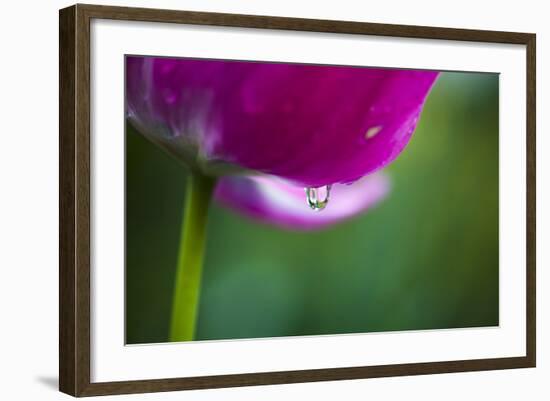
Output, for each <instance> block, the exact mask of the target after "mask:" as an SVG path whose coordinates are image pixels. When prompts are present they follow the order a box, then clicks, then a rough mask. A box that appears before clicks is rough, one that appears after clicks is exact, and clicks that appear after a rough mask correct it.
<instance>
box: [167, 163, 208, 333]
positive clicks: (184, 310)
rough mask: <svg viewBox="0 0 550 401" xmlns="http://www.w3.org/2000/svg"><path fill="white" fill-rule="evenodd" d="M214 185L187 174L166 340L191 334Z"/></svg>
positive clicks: (198, 293)
mask: <svg viewBox="0 0 550 401" xmlns="http://www.w3.org/2000/svg"><path fill="white" fill-rule="evenodd" d="M215 185H216V179H215V178H212V177H207V176H204V175H202V174H200V173H193V174H190V175H189V182H188V184H187V190H186V195H185V205H184V213H183V224H182V228H181V237H180V247H179V255H178V264H177V267H176V282H175V288H174V299H173V304H172V322H171V327H170V341H191V340H193V339H194V337H195V326H196V323H197V315H198V306H199V297H200V286H201V275H202V265H203V259H204V249H205V242H206V223H207V220H208V206H209V205H210V200H211V198H212V192H213V190H214V187H215Z"/></svg>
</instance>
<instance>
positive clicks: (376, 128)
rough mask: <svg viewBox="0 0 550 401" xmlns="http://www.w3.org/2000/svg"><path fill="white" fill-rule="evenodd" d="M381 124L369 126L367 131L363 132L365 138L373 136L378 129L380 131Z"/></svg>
mask: <svg viewBox="0 0 550 401" xmlns="http://www.w3.org/2000/svg"><path fill="white" fill-rule="evenodd" d="M382 128H383V127H382V126H381V125H376V126H374V127H370V128H369V129H368V130H367V132H365V139H371V138H374V137H375V136H376V135H377V134H378V133H379V132H380V131H382Z"/></svg>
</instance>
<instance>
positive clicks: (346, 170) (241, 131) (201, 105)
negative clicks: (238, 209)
mask: <svg viewBox="0 0 550 401" xmlns="http://www.w3.org/2000/svg"><path fill="white" fill-rule="evenodd" d="M126 66H127V71H126V74H127V110H128V116H129V119H130V120H131V121H132V122H133V123H134V124H135V125H136V126H137V128H138V129H139V130H140V132H141V133H142V134H144V135H146V136H147V137H149V138H150V139H152V140H153V141H154V142H157V143H158V144H159V145H161V146H162V147H164V148H165V149H166V150H168V151H169V152H170V153H172V154H173V155H175V156H176V157H178V158H180V159H181V160H183V161H184V162H186V163H188V164H191V167H193V168H195V169H197V170H203V172H205V173H206V174H213V173H211V172H210V171H209V170H208V167H210V166H212V165H214V166H218V165H220V164H221V165H230V166H234V167H237V170H238V169H244V170H256V171H260V172H262V173H265V174H269V175H276V176H279V177H281V178H284V179H287V180H291V181H294V182H297V183H300V184H303V185H307V186H314V187H319V186H322V185H327V184H334V183H348V182H353V181H355V180H357V179H359V178H361V177H362V176H364V175H367V174H370V173H372V172H374V171H376V170H378V169H381V168H382V167H384V166H386V165H387V164H388V163H390V162H391V161H392V160H393V159H395V157H397V156H398V155H399V153H400V152H401V151H402V150H403V149H404V147H405V146H406V144H407V143H408V141H409V139H410V137H411V135H412V133H413V131H414V129H415V127H416V123H417V120H418V118H419V116H420V112H421V110H422V106H423V104H424V100H425V98H426V96H427V95H428V92H429V91H430V88H431V87H432V85H433V83H434V81H435V79H436V78H437V75H438V73H437V72H435V71H416V70H397V69H383V68H362V67H349V66H321V65H306V64H285V63H267V62H245V61H224V60H199V59H174V58H156V57H128V58H127V64H126ZM224 174H225V173H224V172H223V171H222V172H221V173H220V172H218V171H216V173H215V175H224Z"/></svg>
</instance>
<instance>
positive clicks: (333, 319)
mask: <svg viewBox="0 0 550 401" xmlns="http://www.w3.org/2000/svg"><path fill="white" fill-rule="evenodd" d="M125 68H126V71H125V85H126V88H125V90H126V93H125V109H126V115H125V116H124V118H125V119H126V133H125V135H126V146H125V181H126V184H125V185H126V188H125V194H126V195H125V196H126V197H125V213H126V218H125V235H126V250H125V255H126V260H125V264H126V266H125V269H126V273H125V277H126V289H125V291H126V293H125V297H126V322H125V327H126V343H127V344H148V343H163V342H180V341H204V340H236V339H247V338H269V337H288V336H317V335H335V334H354V333H372V332H391V331H405V330H434V329H460V328H472V327H491V326H498V325H499V207H498V205H499V181H498V179H499V125H498V121H499V76H498V74H493V73H476V72H452V71H428V70H411V69H390V68H381V67H370V66H342V65H315V64H294V63H282V62H281V63H274V62H264V61H252V60H251V61H248V60H246V61H244V60H214V59H194V58H173V57H153V56H141V55H139V56H137V55H136V56H135V55H127V56H126V59H125ZM121 118H122V116H121Z"/></svg>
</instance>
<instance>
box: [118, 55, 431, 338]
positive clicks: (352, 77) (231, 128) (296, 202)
mask: <svg viewBox="0 0 550 401" xmlns="http://www.w3.org/2000/svg"><path fill="white" fill-rule="evenodd" d="M437 75H438V73H437V72H434V71H417V70H398V69H382V68H365V67H351V66H321V65H306V64H288V63H286V64H284V63H267V62H245V61H225V60H224V61H222V60H201V59H176V58H160V57H138V56H128V57H127V59H126V112H127V118H128V120H129V121H130V123H131V124H133V125H134V126H135V127H136V129H137V130H138V131H139V132H140V133H141V134H142V135H144V136H145V137H146V138H148V139H149V140H150V141H152V142H153V143H155V144H157V145H158V146H160V147H161V148H163V149H164V150H165V151H167V152H168V153H170V154H171V155H172V156H174V157H176V159H178V160H179V161H181V162H182V163H183V164H184V165H185V166H187V168H188V169H189V171H190V172H191V174H190V176H191V180H190V185H189V188H188V191H187V195H186V205H185V214H184V223H183V231H182V239H181V247H180V253H179V260H178V269H177V277H176V290H175V296H174V308H173V316H172V328H171V335H170V338H171V340H172V341H183V340H191V339H192V338H193V336H194V330H195V322H196V307H197V303H198V292H199V289H200V275H201V266H202V258H203V250H204V241H205V231H204V228H205V222H206V218H207V211H208V205H209V202H210V200H211V198H212V197H215V198H216V199H217V200H219V201H220V202H221V203H222V204H225V205H227V206H229V207H230V208H232V209H234V210H237V211H239V212H242V213H243V214H245V215H247V216H249V217H251V218H254V219H256V220H259V221H263V222H266V223H270V224H275V225H278V226H281V227H284V228H288V229H302V230H309V229H317V228H321V227H325V226H327V225H330V224H333V223H336V222H338V221H341V220H344V219H347V218H350V217H352V216H354V215H356V214H358V213H361V212H363V211H365V210H366V209H368V208H369V207H371V206H372V205H374V204H376V203H377V202H379V201H380V200H381V199H383V198H384V197H385V196H386V194H387V192H388V189H389V182H388V179H387V177H386V176H385V175H383V173H380V172H378V170H380V169H382V168H383V167H385V166H386V165H388V164H389V163H390V162H391V161H393V160H394V159H395V158H396V157H397V156H398V155H399V154H400V153H401V151H402V150H403V149H404V148H405V146H406V145H407V143H408V142H409V139H410V138H411V135H412V133H413V131H414V129H415V127H416V124H417V122H418V118H419V116H420V113H421V111H422V107H423V105H424V101H425V99H426V96H427V95H428V93H429V91H430V88H431V87H432V85H433V83H434V82H435V80H436V78H437ZM329 196H330V202H331V204H330V205H327V203H328V200H329ZM308 205H309V207H308ZM311 209H314V210H321V209H324V210H323V211H322V212H320V213H315V212H314V211H312V210H311Z"/></svg>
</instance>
